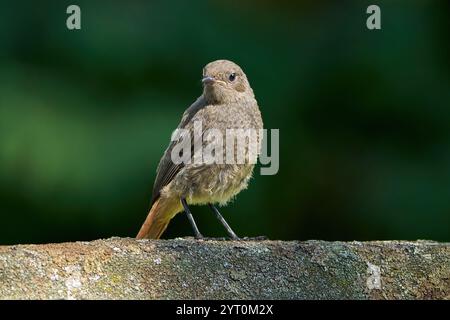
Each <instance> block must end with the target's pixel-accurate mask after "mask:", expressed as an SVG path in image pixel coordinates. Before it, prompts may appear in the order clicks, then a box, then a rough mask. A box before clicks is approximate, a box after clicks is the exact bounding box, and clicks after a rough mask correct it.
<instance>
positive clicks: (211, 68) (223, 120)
mask: <svg viewBox="0 0 450 320" xmlns="http://www.w3.org/2000/svg"><path fill="white" fill-rule="evenodd" d="M232 73H234V74H235V75H236V77H235V79H234V80H233V81H230V74H232ZM203 77H204V78H205V77H210V78H211V79H214V80H213V81H211V82H209V83H206V84H205V85H204V90H203V94H202V95H201V96H200V97H199V98H198V99H197V100H196V101H195V102H194V103H193V104H192V105H191V106H190V107H189V108H188V109H187V110H186V111H185V112H184V114H183V117H182V119H181V122H180V124H179V126H178V128H180V129H187V130H189V132H190V133H191V135H192V136H194V132H193V131H194V130H193V128H194V122H195V121H201V123H202V128H203V132H204V131H205V130H207V129H218V130H219V131H220V132H221V133H222V134H223V136H224V137H225V131H226V129H253V130H258V131H257V133H258V134H257V140H258V144H259V143H260V139H262V137H260V135H259V130H260V129H262V128H263V123H262V118H261V113H260V111H259V108H258V104H257V102H256V99H255V97H254V94H253V90H252V89H251V87H250V85H249V83H248V80H247V77H246V75H245V73H244V72H243V71H242V69H241V68H240V67H239V66H238V65H236V64H235V63H233V62H231V61H228V60H217V61H214V62H211V63H209V64H208V65H206V66H205V68H204V69H203ZM224 141H225V139H224ZM192 143H194V140H192ZM202 143H203V145H205V142H204V141H202ZM175 144H176V142H172V143H171V144H170V145H169V147H168V148H167V149H166V151H165V152H164V155H163V157H162V158H161V161H160V163H159V165H158V169H157V177H156V180H155V184H154V189H153V197H152V209H151V210H150V213H149V215H148V217H147V220H146V222H145V223H144V225H143V226H142V228H141V231H140V232H139V234H138V238H159V237H160V236H161V234H162V233H163V232H164V230H165V228H166V227H167V224H168V223H169V221H170V219H172V218H173V217H174V216H175V215H176V214H177V213H179V212H181V211H182V210H183V207H182V205H181V203H180V199H181V198H186V201H187V203H188V204H209V203H218V204H220V205H224V204H226V203H227V202H228V201H230V200H231V199H232V198H233V197H234V196H235V195H237V194H238V193H239V192H240V191H241V190H243V189H245V188H246V187H247V185H248V181H249V179H250V178H251V175H252V172H253V168H254V164H252V163H249V162H248V158H247V157H246V159H247V161H246V162H245V163H243V164H225V163H224V164H215V163H213V164H195V163H191V164H185V165H183V164H179V165H176V164H174V163H173V162H172V159H171V152H172V149H173V147H174V145H175ZM223 150H224V151H223V154H224V155H225V146H224V149H223ZM235 150H236V149H235ZM245 151H246V153H247V152H248V148H246V149H245ZM257 152H258V154H259V152H260V148H258V150H257Z"/></svg>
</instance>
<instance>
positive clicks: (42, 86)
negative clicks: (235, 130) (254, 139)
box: [0, 0, 450, 244]
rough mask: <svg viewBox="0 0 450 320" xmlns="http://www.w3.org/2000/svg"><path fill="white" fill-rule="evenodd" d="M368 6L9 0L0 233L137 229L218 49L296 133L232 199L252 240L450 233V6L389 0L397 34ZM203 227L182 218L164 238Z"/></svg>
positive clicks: (210, 219) (83, 234)
mask: <svg viewBox="0 0 450 320" xmlns="http://www.w3.org/2000/svg"><path fill="white" fill-rule="evenodd" d="M70 4H78V5H79V6H80V7H81V11H82V30H80V31H69V30H67V28H66V25H65V23H66V18H67V16H68V15H67V14H66V8H67V6H68V5H70ZM369 4H372V2H367V1H353V2H340V1H339V2H338V1H334V2H328V1H326V2H325V1H324V2H319V1H306V2H297V3H292V2H288V1H281V2H280V1H260V0H258V1H257V0H254V1H239V2H237V1H236V2H233V1H108V2H107V1H70V2H69V1H20V0H19V1H5V0H2V1H1V2H0V214H1V222H0V243H1V244H12V243H29V242H32V243H43V242H59V241H74V240H90V239H97V238H102V237H110V236H135V234H136V233H137V231H138V229H139V227H140V225H141V223H142V222H143V220H144V218H145V216H146V214H147V209H148V206H149V201H150V196H151V189H152V185H153V180H154V178H155V170H156V166H157V163H158V161H159V158H160V156H161V155H162V153H163V151H164V149H165V148H166V146H167V144H168V141H169V138H170V134H171V132H172V130H173V129H174V128H175V127H176V125H177V124H178V122H179V120H180V117H181V114H182V112H183V111H184V109H185V108H186V107H188V106H189V105H190V103H192V102H193V101H194V99H195V98H196V97H197V96H199V95H200V93H201V83H200V77H201V70H202V67H203V66H204V65H205V64H206V63H208V62H210V61H212V60H215V59H219V58H226V59H230V60H234V61H235V62H237V63H238V64H239V65H241V66H242V67H243V69H244V70H245V72H246V73H247V75H248V77H249V79H250V82H251V85H252V87H253V89H254V91H255V94H256V97H257V99H258V101H259V103H260V107H261V110H262V113H263V118H264V124H265V127H266V128H279V129H280V144H281V149H280V171H279V173H278V174H277V175H275V176H261V175H259V174H256V175H255V178H254V179H253V181H252V182H251V184H250V187H249V189H248V190H246V191H244V192H242V193H241V194H240V195H239V196H238V197H237V199H236V201H235V202H234V203H232V204H231V205H229V206H228V207H226V208H223V209H222V213H223V214H224V216H225V217H226V218H227V220H228V221H229V223H230V224H231V226H232V227H233V228H234V229H235V231H236V232H237V233H238V234H239V235H241V236H243V235H247V236H258V235H267V236H269V237H270V238H273V239H300V240H304V239H313V238H314V239H325V240H354V239H356V240H374V239H418V238H421V239H424V238H425V239H434V240H441V241H450V227H449V226H450V37H449V36H450V19H449V18H450V10H449V9H450V4H449V2H448V1H442V2H440V1H427V2H425V1H406V0H404V1H376V4H378V5H380V7H381V11H382V30H381V31H369V30H367V28H366V18H367V16H368V15H367V14H366V8H367V6H368V5H369ZM257 172H259V170H258V171H257ZM192 210H193V212H194V215H195V216H196V219H197V220H198V221H197V222H198V224H199V228H200V230H201V231H202V232H203V233H204V234H205V235H208V236H223V235H225V232H224V230H223V229H222V227H221V226H220V224H219V223H218V222H217V221H216V220H215V218H214V216H213V214H212V213H210V212H209V210H207V208H204V207H193V209H192ZM191 234H192V232H191V229H190V227H189V224H188V222H187V220H186V217H185V216H184V215H182V214H180V215H178V216H177V217H175V219H174V220H173V222H172V223H171V224H170V226H169V228H168V231H167V232H166V234H165V235H164V237H165V238H170V237H176V236H184V235H191Z"/></svg>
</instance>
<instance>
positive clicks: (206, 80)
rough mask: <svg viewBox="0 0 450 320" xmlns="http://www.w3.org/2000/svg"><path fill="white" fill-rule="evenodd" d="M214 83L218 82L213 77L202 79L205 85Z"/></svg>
mask: <svg viewBox="0 0 450 320" xmlns="http://www.w3.org/2000/svg"><path fill="white" fill-rule="evenodd" d="M214 82H216V79H214V78H213V77H204V78H203V79H202V83H203V84H212V83H214Z"/></svg>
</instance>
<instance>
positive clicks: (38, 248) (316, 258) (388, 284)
mask: <svg viewBox="0 0 450 320" xmlns="http://www.w3.org/2000/svg"><path fill="white" fill-rule="evenodd" d="M0 298H3V299H203V298H204V299H450V244H446V243H437V242H430V241H417V242H404V241H384V242H324V241H307V242H297V241H289V242H287V241H196V240H193V239H190V238H189V239H174V240H156V241H155V240H139V241H137V240H134V239H120V238H112V239H107V240H97V241H92V242H74V243H61V244H46V245H16V246H0Z"/></svg>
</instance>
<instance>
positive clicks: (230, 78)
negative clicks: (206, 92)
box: [228, 72, 236, 81]
mask: <svg viewBox="0 0 450 320" xmlns="http://www.w3.org/2000/svg"><path fill="white" fill-rule="evenodd" d="M228 79H229V80H230V81H234V80H235V79H236V73H234V72H233V73H232V74H230V76H229V77H228Z"/></svg>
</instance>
